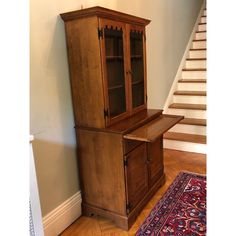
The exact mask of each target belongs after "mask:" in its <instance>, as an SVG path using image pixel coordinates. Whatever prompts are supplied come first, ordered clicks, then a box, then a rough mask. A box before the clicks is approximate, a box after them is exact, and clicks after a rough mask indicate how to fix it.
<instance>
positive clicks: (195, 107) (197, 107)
mask: <svg viewBox="0 0 236 236" xmlns="http://www.w3.org/2000/svg"><path fill="white" fill-rule="evenodd" d="M169 108H174V109H190V110H206V105H205V104H192V103H172V104H171V105H169Z"/></svg>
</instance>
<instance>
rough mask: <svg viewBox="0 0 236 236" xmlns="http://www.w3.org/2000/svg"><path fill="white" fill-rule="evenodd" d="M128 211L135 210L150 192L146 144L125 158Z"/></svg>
mask: <svg viewBox="0 0 236 236" xmlns="http://www.w3.org/2000/svg"><path fill="white" fill-rule="evenodd" d="M125 158H126V165H125V172H126V189H127V199H128V206H127V208H128V210H131V209H133V208H134V207H135V206H136V205H137V203H138V202H139V201H140V200H141V199H142V198H143V197H144V195H145V194H146V193H147V192H148V168H147V152H146V144H145V143H143V144H141V145H140V146H138V147H136V148H135V149H134V150H133V151H131V152H130V153H129V154H127V155H126V156H125Z"/></svg>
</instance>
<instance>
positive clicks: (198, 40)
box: [193, 39, 207, 42]
mask: <svg viewBox="0 0 236 236" xmlns="http://www.w3.org/2000/svg"><path fill="white" fill-rule="evenodd" d="M205 41H207V40H206V39H194V40H193V42H205Z"/></svg>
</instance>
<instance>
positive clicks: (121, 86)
mask: <svg viewBox="0 0 236 236" xmlns="http://www.w3.org/2000/svg"><path fill="white" fill-rule="evenodd" d="M120 88H124V85H123V84H118V85H114V86H110V87H108V90H114V89H120Z"/></svg>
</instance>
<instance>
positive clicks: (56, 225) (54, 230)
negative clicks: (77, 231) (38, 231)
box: [43, 191, 82, 236]
mask: <svg viewBox="0 0 236 236" xmlns="http://www.w3.org/2000/svg"><path fill="white" fill-rule="evenodd" d="M81 203H82V198H81V192H80V191H79V192H77V193H76V194H74V195H73V196H72V197H70V198H69V199H67V200H66V201H65V202H63V203H62V204H61V205H59V206H58V207H57V208H55V209H54V210H53V211H51V212H50V213H48V214H47V215H46V216H44V217H43V228H44V235H45V236H57V235H59V234H60V233H61V232H62V231H63V230H65V229H66V228H67V227H68V226H69V225H71V224H72V223H73V222H74V221H75V220H76V219H77V218H78V217H80V216H81Z"/></svg>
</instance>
